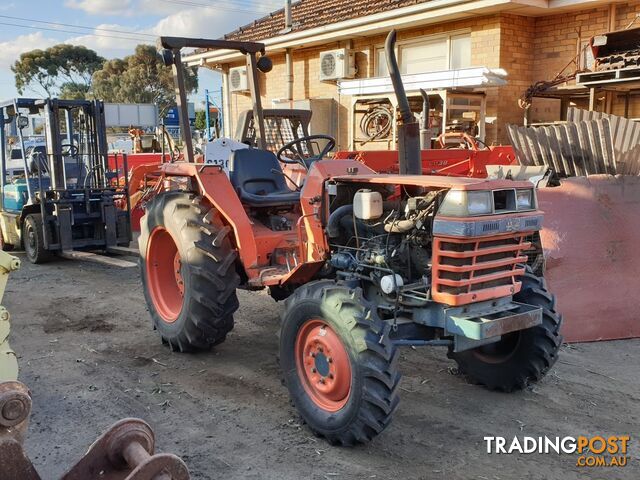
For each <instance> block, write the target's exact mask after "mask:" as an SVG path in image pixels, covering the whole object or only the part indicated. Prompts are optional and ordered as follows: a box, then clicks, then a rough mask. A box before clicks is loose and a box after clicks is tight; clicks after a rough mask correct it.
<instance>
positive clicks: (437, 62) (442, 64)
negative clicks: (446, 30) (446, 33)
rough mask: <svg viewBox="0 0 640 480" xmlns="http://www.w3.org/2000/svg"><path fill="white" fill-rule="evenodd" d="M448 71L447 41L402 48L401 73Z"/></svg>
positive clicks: (434, 41)
mask: <svg viewBox="0 0 640 480" xmlns="http://www.w3.org/2000/svg"><path fill="white" fill-rule="evenodd" d="M436 70H447V39H446V38H438V39H435V40H429V41H426V42H420V43H412V44H408V45H402V46H400V71H401V72H402V73H403V74H406V73H424V72H434V71H436Z"/></svg>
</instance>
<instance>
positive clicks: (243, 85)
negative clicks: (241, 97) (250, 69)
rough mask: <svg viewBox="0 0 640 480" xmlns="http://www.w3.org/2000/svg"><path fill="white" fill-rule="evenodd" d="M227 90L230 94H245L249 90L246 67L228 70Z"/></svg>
mask: <svg viewBox="0 0 640 480" xmlns="http://www.w3.org/2000/svg"><path fill="white" fill-rule="evenodd" d="M229 90H230V91H232V92H246V91H247V90H249V81H248V79H247V67H234V68H230V69H229Z"/></svg>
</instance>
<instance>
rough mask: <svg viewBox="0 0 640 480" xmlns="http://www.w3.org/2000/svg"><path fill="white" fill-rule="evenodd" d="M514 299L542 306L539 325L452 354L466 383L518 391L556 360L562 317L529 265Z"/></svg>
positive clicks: (544, 371)
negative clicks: (494, 341) (487, 343)
mask: <svg viewBox="0 0 640 480" xmlns="http://www.w3.org/2000/svg"><path fill="white" fill-rule="evenodd" d="M513 299H514V300H515V301H516V302H520V303H526V304H529V305H536V306H539V307H542V324H540V325H537V326H535V327H531V328H528V329H526V330H522V331H519V332H513V333H510V334H507V335H504V336H503V338H502V339H501V340H500V341H498V342H496V343H493V344H489V345H485V346H482V347H478V348H475V349H472V350H466V351H463V352H458V353H455V352H453V350H452V349H450V350H449V354H448V356H449V358H452V359H453V360H455V361H456V362H457V364H458V370H459V372H460V373H462V374H464V375H465V376H466V377H467V379H468V380H469V382H470V383H474V384H480V385H484V386H486V387H487V388H489V389H491V390H499V391H503V392H512V391H515V390H522V389H523V388H525V387H527V386H528V385H530V384H532V383H535V382H537V381H539V380H541V379H542V377H544V376H545V375H546V373H547V372H548V371H549V369H550V368H551V367H552V366H553V365H554V364H555V363H556V361H557V360H558V351H559V350H560V346H561V345H562V335H560V326H561V324H562V316H561V315H560V314H558V312H556V310H555V305H556V299H555V297H554V296H553V295H552V294H551V293H549V291H548V290H547V286H546V282H545V280H544V278H542V277H538V276H536V275H534V274H533V272H532V271H531V268H530V267H527V268H526V273H525V274H524V275H523V277H522V288H521V290H520V292H518V293H517V294H516V295H514V297H513Z"/></svg>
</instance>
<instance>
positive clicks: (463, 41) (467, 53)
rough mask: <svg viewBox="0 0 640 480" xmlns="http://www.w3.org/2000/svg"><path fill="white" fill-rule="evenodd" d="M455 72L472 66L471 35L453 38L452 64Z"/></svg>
mask: <svg viewBox="0 0 640 480" xmlns="http://www.w3.org/2000/svg"><path fill="white" fill-rule="evenodd" d="M450 64H451V65H450V67H451V68H452V69H454V70H457V69H458V68H467V67H470V66H471V35H469V34H466V35H456V36H455V37H451V62H450Z"/></svg>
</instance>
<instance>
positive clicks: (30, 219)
mask: <svg viewBox="0 0 640 480" xmlns="http://www.w3.org/2000/svg"><path fill="white" fill-rule="evenodd" d="M22 243H23V245H24V252H25V253H26V255H27V260H29V261H30V262H31V263H36V264H37V263H44V262H46V261H47V260H50V259H51V252H50V251H48V250H47V249H46V248H45V247H44V229H43V225H42V215H40V214H39V213H32V214H31V215H27V217H26V218H25V219H24V223H23V226H22Z"/></svg>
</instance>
